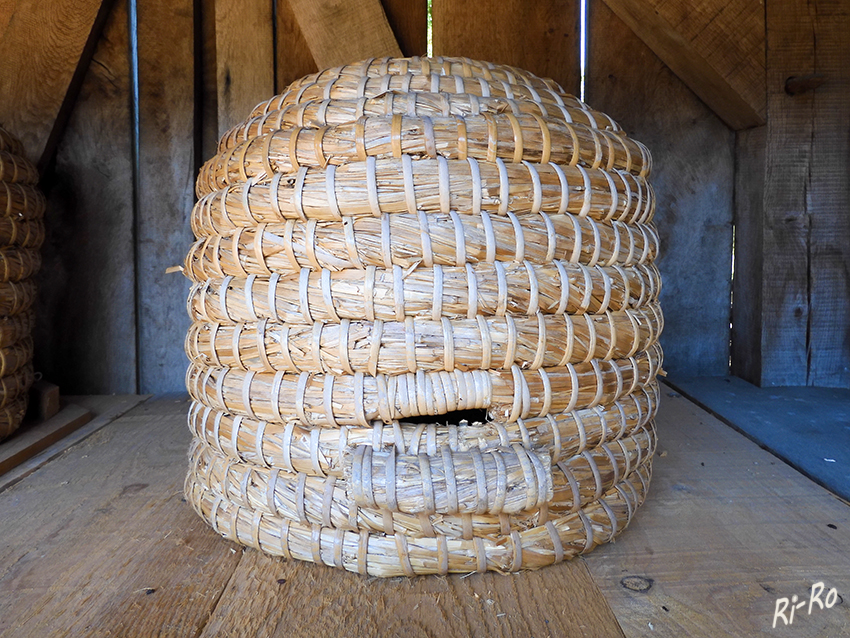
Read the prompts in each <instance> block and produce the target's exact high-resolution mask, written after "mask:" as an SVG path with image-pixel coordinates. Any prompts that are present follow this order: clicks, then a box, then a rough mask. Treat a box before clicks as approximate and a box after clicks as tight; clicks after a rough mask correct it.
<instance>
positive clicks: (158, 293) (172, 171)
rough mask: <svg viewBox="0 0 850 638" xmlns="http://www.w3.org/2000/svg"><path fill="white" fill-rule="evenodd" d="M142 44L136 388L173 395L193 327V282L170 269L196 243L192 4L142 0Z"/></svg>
mask: <svg viewBox="0 0 850 638" xmlns="http://www.w3.org/2000/svg"><path fill="white" fill-rule="evenodd" d="M138 42H139V104H138V120H139V139H138V147H139V157H138V169H137V170H138V179H137V182H136V216H137V219H136V231H137V232H136V248H135V250H136V259H137V264H138V267H137V271H136V294H137V298H136V302H137V305H138V310H137V312H138V315H137V316H138V331H139V332H138V334H139V337H138V339H139V341H138V343H139V351H138V355H137V356H138V358H139V381H138V384H139V391H140V392H145V393H157V392H174V391H176V390H180V389H182V388H183V386H184V381H183V379H184V374H185V372H186V358H185V356H184V354H183V349H182V347H181V346H182V343H183V339H184V337H185V335H186V331H187V330H188V328H189V318H188V316H187V315H186V297H187V295H188V291H189V283H188V281H187V280H186V279H185V278H184V277H183V276H181V275H180V274H179V273H171V274H166V272H165V271H166V269H167V268H169V267H171V266H175V265H179V264H181V263H182V262H183V258H184V257H185V254H186V250H187V248H188V247H189V246H190V245H191V242H192V239H193V236H192V232H191V229H190V227H189V213H190V212H191V210H192V205H193V203H194V182H195V174H196V171H197V165H196V162H197V161H198V158H197V157H196V148H197V147H198V146H199V144H198V142H199V140H198V139H197V138H196V118H195V81H196V78H195V63H194V14H193V3H192V1H191V0H149V1H148V2H143V3H139V5H138ZM199 134H200V131H198V135H199ZM198 150H199V149H198Z"/></svg>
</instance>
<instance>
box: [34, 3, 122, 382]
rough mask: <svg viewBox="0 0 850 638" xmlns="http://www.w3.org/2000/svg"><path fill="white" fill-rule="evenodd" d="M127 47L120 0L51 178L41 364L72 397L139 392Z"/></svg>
mask: <svg viewBox="0 0 850 638" xmlns="http://www.w3.org/2000/svg"><path fill="white" fill-rule="evenodd" d="M129 46H130V44H129V37H128V19H127V9H126V6H125V4H124V3H120V2H117V3H115V7H114V11H113V12H112V13H111V14H110V16H109V20H108V22H107V24H106V26H105V29H104V33H103V37H102V38H101V39H100V42H99V43H98V48H97V51H96V52H95V55H94V57H93V60H92V63H91V65H90V66H89V70H88V73H87V74H86V77H85V80H84V82H83V85H82V87H81V90H80V96H79V99H78V100H77V103H76V106H75V108H74V111H73V113H72V115H71V118H70V120H69V122H68V127H67V129H66V131H65V135H64V137H63V139H62V142H61V144H60V145H59V147H58V149H57V155H56V163H55V168H54V170H53V171H52V172H51V173H50V174H49V175H46V176H45V190H46V195H47V197H48V206H47V213H46V219H45V227H46V231H47V236H46V240H45V243H44V246H43V247H42V258H43V266H42V269H41V272H40V273H39V275H38V280H37V281H38V286H39V293H38V298H37V301H36V304H37V305H36V326H35V333H34V338H35V342H36V344H37V345H36V352H35V363H36V367H37V368H38V369H39V370H41V371H42V373H43V374H44V377H45V378H46V379H47V380H49V381H52V382H53V383H56V384H58V385H59V386H60V387H61V388H62V392H63V393H65V394H79V393H90V394H112V393H128V392H136V301H135V290H134V283H133V282H134V279H135V272H136V268H135V264H134V260H133V243H134V237H133V232H134V230H133V215H134V212H133V155H132V149H133V142H132V124H131V122H132V120H131V111H130V100H129V95H130V61H129Z"/></svg>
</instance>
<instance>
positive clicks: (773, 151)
mask: <svg viewBox="0 0 850 638" xmlns="http://www.w3.org/2000/svg"><path fill="white" fill-rule="evenodd" d="M849 24H850V17H848V11H847V9H846V7H843V5H841V6H839V5H836V4H834V3H831V2H818V3H814V4H811V5H802V4H800V3H798V2H793V1H791V0H787V1H777V2H773V3H770V4H769V5H768V7H767V101H768V111H769V114H770V117H769V118H768V123H767V126H766V129H765V131H764V133H763V134H762V133H756V132H752V133H749V134H746V135H744V136H741V137H739V154H738V159H739V175H738V180H737V184H738V185H737V188H736V194H737V195H736V197H737V201H738V210H737V224H738V228H739V229H740V231H741V232H739V234H738V238H739V241H738V242H737V246H738V247H737V252H738V254H739V256H740V260H739V261H740V262H741V268H739V273H740V276H741V277H742V281H741V282H740V285H739V284H737V283H736V302H735V305H736V308H735V317H733V324H735V323H740V324H741V325H740V328H739V327H737V326H736V327H735V328H734V330H735V333H736V334H735V339H734V341H735V345H734V353H733V368H734V370H735V371H736V373H739V374H741V375H743V376H744V378H746V379H747V380H748V381H750V382H752V383H756V384H758V385H767V386H786V385H806V384H808V385H817V386H827V387H845V388H846V387H850V216H848V215H847V210H848V208H850V186H848V180H847V174H848V171H850V139H848V137H847V135H845V134H843V133H842V131H844V130H845V129H846V126H847V120H848V118H850V71H848V66H847V64H846V61H847V59H848V57H850V44H848V42H847V38H846V35H845V34H846V31H847V28H848V25H849ZM812 76H815V78H816V79H818V82H822V84H821V85H820V86H817V84H818V82H814V83H806V82H798V83H797V87H798V88H797V90H794V91H790V92H789V91H786V84H787V82H788V80H789V78H807V77H812ZM759 162H761V167H759V166H758V164H759ZM759 171H760V172H761V174H760V175H759V174H758V173H759ZM760 188H761V189H762V191H761V198H762V201H761V202H758V197H759V194H758V191H759V189H760ZM759 243H760V245H759ZM759 251H760V252H759ZM759 254H760V258H758V257H757V258H756V259H758V261H756V260H755V259H754V258H753V257H752V256H754V255H759ZM739 288H740V294H738V289H739Z"/></svg>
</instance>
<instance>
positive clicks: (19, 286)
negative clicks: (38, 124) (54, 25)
mask: <svg viewBox="0 0 850 638" xmlns="http://www.w3.org/2000/svg"><path fill="white" fill-rule="evenodd" d="M22 153H23V146H22V144H21V143H20V141H19V140H18V139H16V138H15V137H14V136H12V135H11V134H10V133H8V132H7V131H5V130H4V129H2V128H0V440H2V439H4V438H6V437H8V436H9V435H11V434H12V433H13V432H14V431H15V430H17V429H18V427H19V425H20V423H21V420H22V419H23V417H24V413H25V412H26V408H27V393H28V391H29V388H30V386H31V385H32V383H33V379H34V374H33V370H32V354H33V344H32V339H31V337H30V334H31V332H32V327H33V315H32V311H31V310H30V308H31V307H32V305H33V303H34V302H35V280H34V279H33V278H34V276H35V274H36V273H37V272H38V270H39V268H40V267H41V253H40V252H39V248H40V247H41V243H42V241H43V240H44V226H43V222H42V218H43V217H44V210H45V199H44V196H43V195H42V194H41V192H39V190H38V189H37V187H36V184H37V183H38V171H37V170H36V168H35V166H34V165H33V164H32V163H30V162H29V161H28V160H27V159H26V158H24V157H23V156H22Z"/></svg>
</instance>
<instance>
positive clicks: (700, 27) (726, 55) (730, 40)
mask: <svg viewBox="0 0 850 638" xmlns="http://www.w3.org/2000/svg"><path fill="white" fill-rule="evenodd" d="M654 1H655V6H656V7H657V9H658V11H659V12H660V13H661V14H662V15H664V16H665V17H666V18H667V20H669V21H670V23H671V24H672V25H673V27H674V28H675V29H677V30H678V31H679V33H681V34H682V36H683V37H684V38H685V39H686V40H687V41H688V42H690V43H691V46H693V47H694V49H695V50H696V51H697V53H699V54H700V55H701V56H702V57H704V58H705V61H706V63H707V64H708V65H710V66H711V67H712V68H714V69H717V72H718V73H719V74H720V75H721V76H722V77H723V78H724V80H725V81H726V82H727V83H728V84H729V86H731V87H732V88H733V89H734V90H735V92H736V93H738V95H740V96H741V97H742V98H743V99H744V101H745V102H746V103H747V104H748V105H750V106H751V107H752V109H753V110H754V111H755V112H756V114H757V115H758V116H759V118H760V119H761V120H764V118H765V109H766V106H767V105H766V101H765V93H764V73H765V67H764V37H765V36H764V4H763V3H761V2H750V0H712V1H709V2H688V1H687V0H654ZM680 79H681V78H680ZM692 90H693V89H692Z"/></svg>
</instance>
